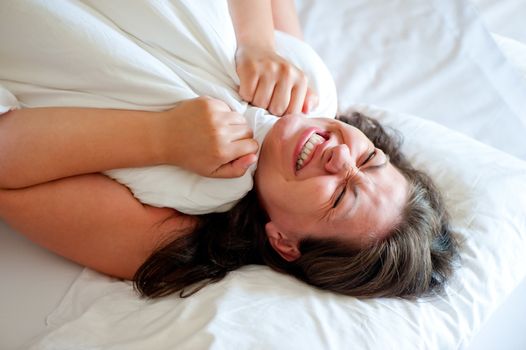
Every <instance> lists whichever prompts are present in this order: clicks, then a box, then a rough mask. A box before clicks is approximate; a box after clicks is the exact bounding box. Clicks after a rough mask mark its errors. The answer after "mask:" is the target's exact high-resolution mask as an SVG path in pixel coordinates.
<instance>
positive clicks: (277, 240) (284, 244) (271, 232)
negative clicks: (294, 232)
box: [265, 221, 301, 261]
mask: <svg viewBox="0 0 526 350" xmlns="http://www.w3.org/2000/svg"><path fill="white" fill-rule="evenodd" d="M265 231H266V233H267V237H268V240H269V242H270V245H271V246H272V248H274V250H275V251H276V252H278V254H279V255H281V257H282V258H283V259H285V260H287V261H294V260H296V259H297V258H299V257H300V256H301V253H300V251H299V249H298V244H297V242H296V241H293V240H291V239H289V238H287V236H286V235H285V234H283V233H282V232H281V231H280V230H278V228H277V227H276V225H275V224H274V223H273V222H272V221H270V222H268V223H267V224H266V225H265Z"/></svg>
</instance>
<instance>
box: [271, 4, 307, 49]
mask: <svg viewBox="0 0 526 350" xmlns="http://www.w3.org/2000/svg"><path fill="white" fill-rule="evenodd" d="M271 1H272V20H273V22H274V29H277V30H280V31H282V32H285V33H288V34H290V35H292V36H295V37H296V38H298V39H300V40H303V33H302V31H301V25H300V21H299V18H298V14H297V12H296V6H295V5H294V0H271Z"/></svg>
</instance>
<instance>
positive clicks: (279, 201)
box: [255, 115, 408, 261]
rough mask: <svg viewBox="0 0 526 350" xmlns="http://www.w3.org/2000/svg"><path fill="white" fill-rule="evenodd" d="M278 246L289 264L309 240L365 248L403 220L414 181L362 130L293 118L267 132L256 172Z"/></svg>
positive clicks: (271, 235) (272, 240)
mask: <svg viewBox="0 0 526 350" xmlns="http://www.w3.org/2000/svg"><path fill="white" fill-rule="evenodd" d="M255 181H256V188H257V191H258V194H259V197H260V199H261V202H262V204H263V206H264V208H265V210H266V211H267V213H268V215H269V217H270V222H269V223H268V224H267V225H266V231H267V235H268V237H269V241H270V243H271V245H272V246H273V247H274V249H275V250H276V251H278V253H280V255H281V256H282V257H283V258H284V259H286V260H289V261H292V260H295V259H296V258H298V257H299V255H300V253H299V250H298V244H299V242H300V241H301V240H303V239H305V238H327V239H338V240H343V241H346V242H349V243H350V244H352V245H354V246H363V245H365V244H367V243H370V242H371V241H373V240H375V239H382V238H383V237H384V236H385V235H386V234H387V233H388V232H389V231H390V230H391V228H393V227H394V225H396V224H397V223H398V222H399V220H400V216H401V212H402V209H403V207H404V205H405V203H406V201H407V193H408V183H407V180H406V179H405V177H404V176H403V175H402V174H401V173H400V172H399V171H398V170H397V169H396V168H395V167H394V166H393V165H392V164H391V163H390V162H389V158H388V157H387V155H385V154H384V152H383V151H382V150H380V149H378V148H375V146H374V145H373V144H372V142H371V141H370V140H369V139H368V138H367V137H366V136H365V135H364V134H363V133H362V132H361V131H360V130H358V129H357V128H355V127H353V126H350V125H348V124H345V123H343V122H340V121H337V120H333V119H328V118H317V119H315V118H305V117H303V116H301V115H287V116H284V117H282V118H280V120H279V121H278V122H276V124H275V125H274V127H273V128H272V129H271V130H270V131H269V133H268V134H267V136H266V138H265V141H264V143H263V145H262V148H261V153H260V157H259V162H258V169H257V171H256V176H255Z"/></svg>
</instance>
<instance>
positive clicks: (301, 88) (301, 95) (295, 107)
mask: <svg viewBox="0 0 526 350" xmlns="http://www.w3.org/2000/svg"><path fill="white" fill-rule="evenodd" d="M306 95H307V82H306V81H305V82H302V83H301V84H298V85H296V86H294V87H293V88H292V94H291V97H290V103H289V107H288V108H287V111H286V114H291V113H300V112H301V111H302V108H303V104H304V103H305V97H306Z"/></svg>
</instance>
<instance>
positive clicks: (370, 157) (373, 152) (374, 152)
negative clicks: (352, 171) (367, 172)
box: [360, 148, 376, 166]
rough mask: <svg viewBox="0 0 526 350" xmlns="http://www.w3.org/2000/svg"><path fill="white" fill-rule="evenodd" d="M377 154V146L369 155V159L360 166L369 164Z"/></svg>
mask: <svg viewBox="0 0 526 350" xmlns="http://www.w3.org/2000/svg"><path fill="white" fill-rule="evenodd" d="M375 156H376V148H375V149H374V150H373V151H372V152H371V153H369V156H368V157H367V159H366V160H365V161H364V162H363V163H362V165H360V166H364V165H365V164H367V163H368V162H369V161H370V160H371V159H373V158H374V157H375Z"/></svg>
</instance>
